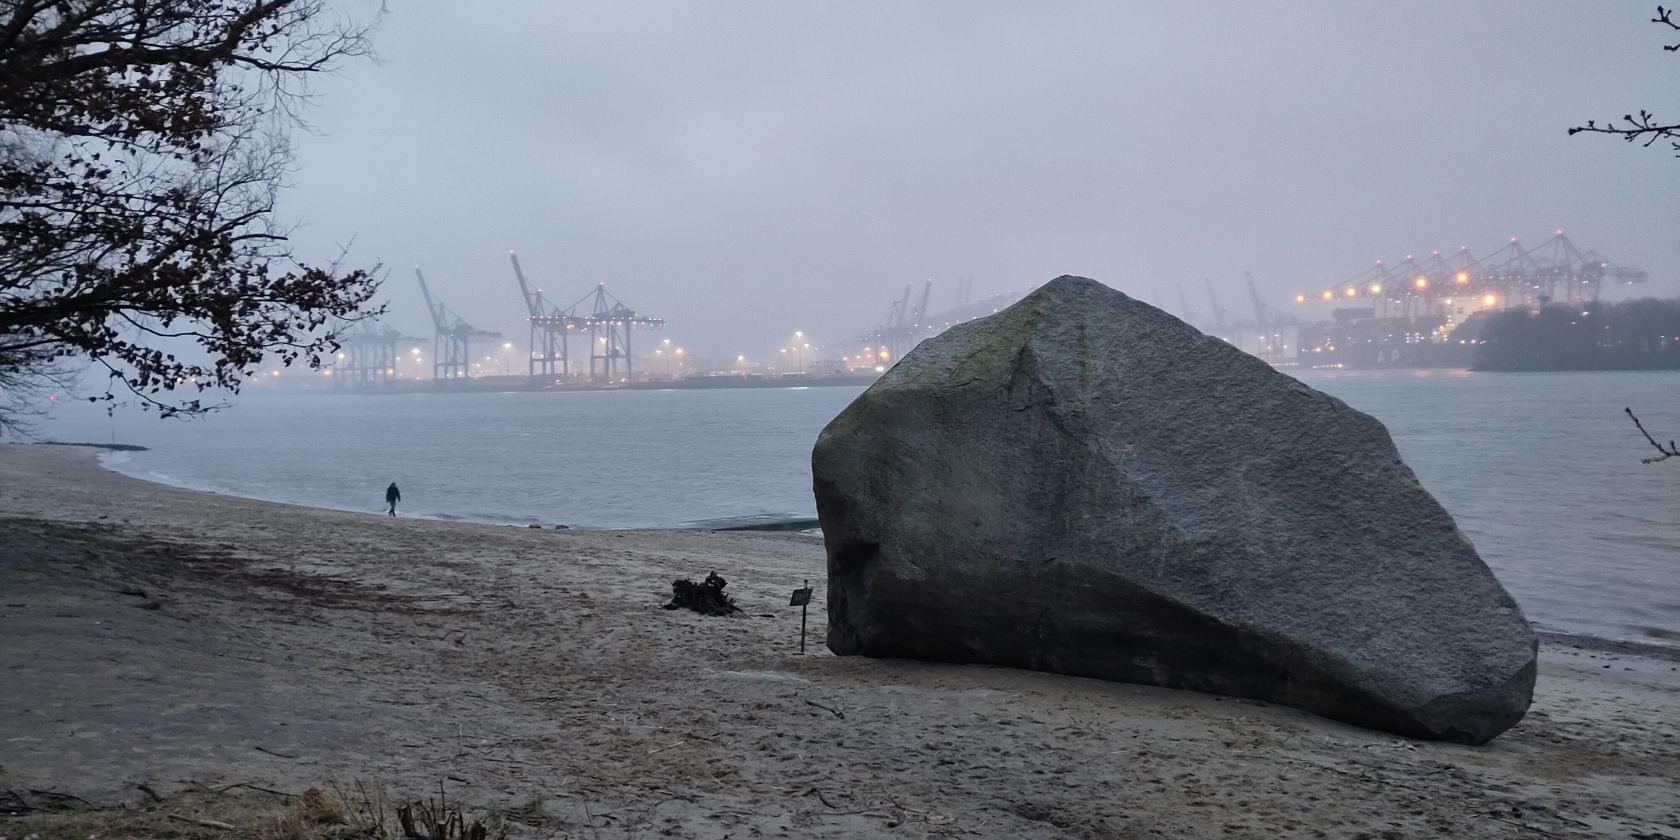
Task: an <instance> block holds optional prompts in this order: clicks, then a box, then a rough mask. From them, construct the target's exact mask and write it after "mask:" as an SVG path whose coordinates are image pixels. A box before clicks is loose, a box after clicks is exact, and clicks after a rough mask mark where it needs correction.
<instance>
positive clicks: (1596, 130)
mask: <svg viewBox="0 0 1680 840" xmlns="http://www.w3.org/2000/svg"><path fill="white" fill-rule="evenodd" d="M1651 23H1655V24H1658V25H1659V26H1663V27H1666V28H1667V29H1669V30H1670V31H1680V21H1676V20H1675V19H1674V10H1673V9H1670V8H1665V7H1663V6H1658V7H1657V16H1656V17H1654V18H1651ZM1663 49H1664V50H1666V51H1668V52H1680V41H1677V42H1675V43H1672V44H1667V45H1664V46H1663ZM1583 133H1584V134H1614V135H1616V136H1618V137H1621V138H1622V139H1623V140H1626V141H1628V142H1629V143H1639V145H1641V146H1644V147H1647V148H1649V147H1650V146H1651V145H1652V144H1654V143H1656V142H1658V141H1663V140H1666V141H1668V142H1669V145H1670V146H1671V147H1673V149H1674V152H1675V156H1676V157H1680V123H1677V122H1673V121H1664V120H1659V119H1657V117H1656V115H1655V114H1653V113H1651V112H1650V111H1647V110H1645V109H1643V108H1641V109H1640V110H1639V113H1638V114H1623V115H1622V118H1621V119H1620V120H1613V119H1612V120H1605V121H1604V122H1603V123H1599V122H1598V121H1597V120H1587V123H1586V125H1578V126H1575V127H1573V128H1571V129H1569V134H1570V135H1571V136H1573V135H1576V134H1583Z"/></svg>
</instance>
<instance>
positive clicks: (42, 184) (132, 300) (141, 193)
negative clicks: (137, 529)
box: [0, 0, 378, 415]
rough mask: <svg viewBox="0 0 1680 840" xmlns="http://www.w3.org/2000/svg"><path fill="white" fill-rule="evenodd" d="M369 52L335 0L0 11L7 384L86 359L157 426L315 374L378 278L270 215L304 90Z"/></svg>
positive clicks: (164, 1) (29, 5) (2, 353)
mask: <svg viewBox="0 0 1680 840" xmlns="http://www.w3.org/2000/svg"><path fill="white" fill-rule="evenodd" d="M370 53H371V50H370V45H369V40H368V29H367V28H366V27H359V26H355V25H348V24H346V23H344V21H343V18H342V16H341V15H340V14H339V12H338V11H337V10H335V9H332V8H330V7H329V5H328V2H327V0H229V1H228V2H216V3H206V2H202V0H153V2H146V3H135V2H132V0H82V1H81V2H77V3H63V2H54V0H12V2H9V3H5V4H0V375H6V376H11V377H13V378H14V379H21V380H24V383H25V384H26V382H27V381H28V380H29V379H30V378H31V377H32V376H35V375H37V374H41V373H44V372H48V371H51V370H54V369H58V368H61V367H62V366H63V365H64V364H65V363H68V362H74V361H75V360H77V359H91V360H92V361H94V362H96V363H97V364H98V365H100V366H102V367H103V368H104V369H105V370H106V371H107V372H108V375H109V377H110V378H111V385H112V387H111V388H108V389H107V390H106V393H105V397H104V398H105V399H113V398H114V393H113V392H114V391H117V390H126V391H127V392H129V393H131V394H132V395H134V396H135V397H137V398H138V399H139V401H140V402H141V404H142V405H143V406H147V407H151V408H156V409H157V410H159V411H160V412H161V413H163V414H166V415H167V414H175V413H182V412H185V413H197V412H200V411H203V410H205V406H204V405H203V404H202V403H201V402H200V401H199V398H198V396H197V395H198V394H199V393H200V392H202V391H204V390H206V389H210V388H225V389H231V390H237V389H238V387H239V385H240V383H241V382H242V381H243V380H244V379H245V378H246V377H248V376H249V375H251V373H252V372H253V371H254V370H255V369H256V368H257V366H258V365H259V364H270V363H279V364H286V365H290V364H307V365H310V366H319V365H320V363H321V359H322V356H323V355H324V354H326V353H330V352H332V351H333V350H335V349H336V348H337V345H336V343H335V342H334V340H333V336H332V334H331V333H332V326H333V325H334V324H339V325H342V323H343V321H344V320H346V319H348V320H354V319H357V318H360V317H364V316H366V315H368V314H370V313H371V312H373V311H375V308H374V307H372V306H371V305H370V304H371V301H372V298H373V295H374V293H375V291H376V289H377V285H378V283H377V278H376V276H375V272H374V271H373V270H368V269H349V268H346V267H344V266H342V265H340V264H339V263H338V261H336V260H335V261H334V262H331V263H328V264H324V265H322V264H313V263H311V262H307V261H305V260H303V259H300V258H298V257H297V256H296V255H295V254H294V253H293V251H292V249H291V247H290V243H289V242H288V234H289V229H288V228H287V226H286V224H285V223H284V222H283V221H282V220H281V219H279V218H278V217H277V215H276V213H275V201H276V197H277V195H278V193H279V191H280V188H281V187H282V185H283V183H284V179H285V177H286V175H287V174H288V173H289V170H290V166H291V162H292V147H291V142H290V139H289V133H290V131H291V129H293V128H295V127H297V126H298V125H299V123H298V121H297V119H296V114H297V112H298V110H299V107H300V106H301V105H302V104H303V103H304V102H306V101H307V99H308V97H309V96H310V86H309V85H310V79H311V78H312V77H313V76H315V75H316V74H319V73H322V72H328V71H331V70H333V69H334V68H337V67H339V66H340V65H341V64H342V63H343V62H345V61H346V60H350V59H356V58H360V57H365V56H368V55H370ZM9 392H10V393H13V394H15V393H16V392H17V389H16V388H13V389H9ZM6 408H7V407H6V406H5V405H0V414H5V413H7V411H6Z"/></svg>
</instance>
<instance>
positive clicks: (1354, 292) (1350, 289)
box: [1347, 286, 1359, 297]
mask: <svg viewBox="0 0 1680 840" xmlns="http://www.w3.org/2000/svg"><path fill="white" fill-rule="evenodd" d="M1358 295H1359V290H1358V289H1355V288H1354V287H1352V286H1349V287H1348V290H1347V296H1348V297H1357V296H1358Z"/></svg>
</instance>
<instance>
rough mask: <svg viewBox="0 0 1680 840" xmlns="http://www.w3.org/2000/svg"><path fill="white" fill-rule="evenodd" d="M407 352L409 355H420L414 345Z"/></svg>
mask: <svg viewBox="0 0 1680 840" xmlns="http://www.w3.org/2000/svg"><path fill="white" fill-rule="evenodd" d="M408 352H409V355H411V356H418V355H420V348H418V347H416V348H414V349H413V350H410V351H408Z"/></svg>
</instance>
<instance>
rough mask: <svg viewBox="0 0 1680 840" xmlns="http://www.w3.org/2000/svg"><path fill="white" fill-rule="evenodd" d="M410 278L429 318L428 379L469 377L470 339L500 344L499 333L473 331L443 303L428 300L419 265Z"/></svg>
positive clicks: (470, 369) (473, 329)
mask: <svg viewBox="0 0 1680 840" xmlns="http://www.w3.org/2000/svg"><path fill="white" fill-rule="evenodd" d="M414 279H416V280H419V281H420V294H421V295H423V296H424V297H425V298H426V311H427V312H429V313H431V316H432V328H433V330H434V332H433V339H432V378H433V379H437V380H444V379H469V378H471V377H472V352H471V350H472V348H471V343H472V340H473V339H482V340H487V341H500V340H501V338H502V334H501V333H499V332H491V331H489V330H481V329H476V328H474V327H473V325H472V324H469V323H467V322H466V321H465V320H464V319H462V318H461V316H459V315H456V314H455V313H453V312H451V311H449V307H447V306H445V305H444V304H443V301H441V300H438V299H436V298H434V297H432V290H431V287H429V286H427V285H426V275H425V274H423V273H421V271H420V267H419V266H415V267H414Z"/></svg>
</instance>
